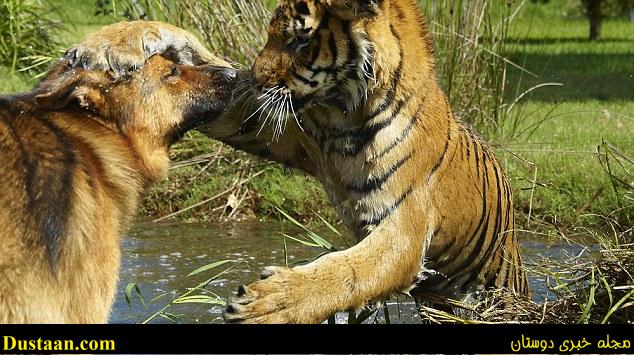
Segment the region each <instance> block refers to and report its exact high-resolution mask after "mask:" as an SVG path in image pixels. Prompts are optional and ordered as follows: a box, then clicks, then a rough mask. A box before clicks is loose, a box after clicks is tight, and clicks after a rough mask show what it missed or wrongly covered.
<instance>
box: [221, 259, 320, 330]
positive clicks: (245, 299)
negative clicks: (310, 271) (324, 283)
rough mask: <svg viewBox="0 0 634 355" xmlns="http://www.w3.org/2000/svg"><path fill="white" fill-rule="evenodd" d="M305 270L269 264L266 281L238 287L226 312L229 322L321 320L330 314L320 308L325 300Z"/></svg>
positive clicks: (263, 275)
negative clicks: (320, 303)
mask: <svg viewBox="0 0 634 355" xmlns="http://www.w3.org/2000/svg"><path fill="white" fill-rule="evenodd" d="M306 276H307V275H306V274H304V273H303V272H302V271H295V270H292V269H288V268H282V267H267V268H265V269H264V271H263V272H262V278H263V280H260V281H257V282H254V283H252V284H250V285H249V286H240V287H239V288H238V293H237V298H236V299H233V300H232V301H233V302H232V303H230V304H229V305H228V306H227V308H226V309H225V312H224V318H225V321H226V322H228V323H320V322H322V321H323V320H324V319H326V318H327V317H328V316H329V315H330V314H328V313H327V312H320V311H319V304H318V303H317V302H323V301H324V300H323V299H321V298H322V297H319V295H317V294H315V290H314V287H313V285H312V284H311V283H310V282H311V280H310V279H309V278H308V277H306Z"/></svg>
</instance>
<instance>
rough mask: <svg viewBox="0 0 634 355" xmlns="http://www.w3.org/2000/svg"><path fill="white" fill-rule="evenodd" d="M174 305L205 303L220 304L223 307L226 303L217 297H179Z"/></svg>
mask: <svg viewBox="0 0 634 355" xmlns="http://www.w3.org/2000/svg"><path fill="white" fill-rule="evenodd" d="M174 303H204V304H218V305H222V306H224V305H225V304H226V302H225V301H223V300H221V299H218V298H215V297H209V296H205V295H194V296H186V297H179V298H177V299H175V300H174Z"/></svg>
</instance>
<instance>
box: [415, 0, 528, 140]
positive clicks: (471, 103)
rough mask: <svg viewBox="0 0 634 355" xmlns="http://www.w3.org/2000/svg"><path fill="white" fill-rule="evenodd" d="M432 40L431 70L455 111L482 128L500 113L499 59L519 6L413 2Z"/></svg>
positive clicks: (487, 0) (495, 0)
mask: <svg viewBox="0 0 634 355" xmlns="http://www.w3.org/2000/svg"><path fill="white" fill-rule="evenodd" d="M419 2H420V4H421V7H422V8H423V12H424V14H425V17H426V18H427V20H428V24H429V28H430V30H431V32H432V35H433V39H434V47H435V50H436V59H437V63H438V64H437V71H438V74H439V76H440V78H441V81H442V83H443V86H444V88H445V92H446V93H447V95H448V96H449V99H450V101H451V103H452V105H453V108H454V110H455V111H456V113H457V114H458V115H459V116H460V117H461V118H462V119H463V120H465V121H467V122H470V123H473V124H476V125H478V126H480V127H482V128H486V127H487V126H490V125H491V124H492V125H497V124H498V122H499V121H500V120H503V119H504V118H505V115H506V111H505V109H504V108H505V106H506V105H505V102H504V91H505V89H506V86H505V81H506V69H507V65H509V64H513V63H511V62H510V61H509V60H508V59H506V58H505V52H506V46H507V44H506V43H507V42H506V40H507V35H508V29H509V25H510V23H511V20H512V18H513V15H514V12H515V10H517V7H518V6H519V5H517V4H514V2H513V1H499V0H427V1H422V0H421V1H419Z"/></svg>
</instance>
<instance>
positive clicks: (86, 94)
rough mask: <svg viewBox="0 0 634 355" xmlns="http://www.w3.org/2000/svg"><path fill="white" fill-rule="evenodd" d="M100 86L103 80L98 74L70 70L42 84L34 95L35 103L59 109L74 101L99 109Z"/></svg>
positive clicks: (92, 108) (101, 98) (101, 103)
mask: <svg viewBox="0 0 634 355" xmlns="http://www.w3.org/2000/svg"><path fill="white" fill-rule="evenodd" d="M100 87H103V81H102V80H101V78H100V77H99V75H90V73H88V72H86V71H81V72H76V71H72V72H69V73H66V74H65V75H63V76H62V77H60V78H57V79H55V80H52V81H50V82H47V83H46V84H45V85H43V86H42V91H40V93H39V94H37V95H36V96H35V103H36V104H38V105H40V106H41V107H44V108H47V109H50V110H59V109H62V108H64V107H67V106H69V105H71V104H73V103H75V102H76V103H78V104H79V106H80V107H82V108H85V109H89V110H92V111H99V110H100V109H101V108H102V107H103V105H104V97H103V94H102V91H101V89H100Z"/></svg>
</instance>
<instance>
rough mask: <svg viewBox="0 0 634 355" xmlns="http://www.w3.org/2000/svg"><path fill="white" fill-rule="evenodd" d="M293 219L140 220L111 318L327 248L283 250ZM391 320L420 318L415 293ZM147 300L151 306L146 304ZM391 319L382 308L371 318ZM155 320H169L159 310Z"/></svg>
mask: <svg viewBox="0 0 634 355" xmlns="http://www.w3.org/2000/svg"><path fill="white" fill-rule="evenodd" d="M299 232H300V231H299V230H297V229H296V228H295V227H293V226H291V225H288V224H284V223H275V222H240V223H223V224H182V223H181V224H178V223H175V224H163V223H162V224H152V223H139V224H137V225H135V226H134V227H133V228H132V230H131V231H130V232H129V233H128V234H127V236H126V237H125V238H124V239H123V241H122V249H123V261H122V265H121V272H120V282H119V288H118V290H119V291H118V294H117V298H116V301H115V305H114V308H113V312H112V316H111V319H110V321H111V322H112V323H139V322H142V321H144V320H145V319H147V318H148V317H150V316H151V315H152V314H154V313H155V312H157V311H159V310H160V309H161V308H163V307H164V306H165V305H166V304H168V303H169V302H170V300H171V299H173V298H174V297H176V296H178V295H180V294H182V293H183V292H185V291H187V289H188V288H190V287H194V286H195V285H197V284H198V283H200V282H202V281H204V280H206V279H208V278H210V277H212V276H214V275H216V274H218V273H219V272H220V271H222V270H224V269H227V268H228V267H229V266H231V267H232V268H231V269H230V270H229V271H227V272H226V273H224V274H222V275H221V276H220V277H218V278H217V279H215V280H214V281H212V282H211V283H210V284H209V285H208V286H207V288H206V290H208V291H210V292H213V293H214V294H217V295H218V296H219V297H220V298H221V299H224V300H226V299H228V298H229V297H230V296H231V294H232V292H234V291H235V290H236V289H237V287H238V286H239V285H240V284H248V283H250V282H253V281H255V280H256V279H257V278H258V275H259V272H260V270H261V269H262V268H263V267H265V266H268V265H284V264H285V263H288V264H289V265H294V264H296V263H298V262H305V261H307V260H311V259H312V258H314V257H316V256H317V255H319V254H320V253H321V252H323V250H321V249H318V248H310V247H307V246H304V245H301V244H299V243H297V242H292V241H287V243H286V248H287V252H285V249H284V248H285V247H284V241H283V237H282V236H281V234H282V233H287V234H289V235H297V234H298V233H299ZM319 233H320V234H321V235H323V236H325V237H327V239H328V240H329V241H330V242H332V243H333V244H334V245H335V246H336V247H338V248H345V247H347V246H349V245H351V244H352V242H351V241H349V240H346V239H344V238H341V237H337V236H336V235H334V234H333V233H332V232H330V231H328V230H327V229H325V230H320V231H319ZM520 240H521V243H522V252H523V257H524V260H525V262H528V263H531V262H533V261H537V260H540V259H541V258H542V257H551V258H560V259H562V260H565V258H569V257H570V256H571V255H577V254H579V253H580V252H581V250H582V249H583V248H582V247H581V246H579V245H575V244H569V243H566V242H564V241H562V240H561V238H558V237H544V236H534V235H530V236H522V237H521V238H520ZM226 259H231V260H236V261H239V263H237V264H228V265H223V266H221V267H219V268H217V269H213V270H210V271H208V272H205V273H202V274H199V275H195V276H191V277H187V276H186V275H187V274H189V273H190V272H191V271H193V270H195V269H197V268H199V267H201V266H203V265H206V264H209V263H212V262H216V261H219V260H226ZM530 281H531V286H532V289H533V298H534V300H536V301H543V300H544V298H549V299H553V297H554V295H552V294H550V293H549V292H548V290H547V289H546V288H545V282H544V280H543V278H540V276H535V275H532V277H531V280H530ZM130 282H134V283H136V284H138V286H139V289H140V291H141V294H142V295H143V299H144V301H145V305H146V306H144V305H143V303H142V302H141V301H140V298H139V297H138V295H136V293H135V292H133V293H132V299H131V306H129V305H128V303H127V302H126V299H125V296H124V294H125V292H124V290H125V288H126V285H128V283H130ZM387 305H388V313H389V316H390V322H391V323H416V322H420V319H419V317H418V315H417V314H416V310H415V307H414V304H413V302H412V301H411V299H409V298H407V297H405V296H398V297H396V298H395V299H393V300H391V301H390V302H387ZM146 307H147V308H146ZM168 313H169V314H170V316H173V317H175V318H177V319H178V321H179V322H183V323H222V306H220V305H208V304H179V305H174V306H172V307H170V308H169V309H168ZM346 318H347V315H346V314H339V315H337V321H338V322H345V320H346ZM373 321H374V322H378V323H385V318H384V314H383V310H382V309H381V310H380V311H379V312H377V314H375V315H374V316H372V317H371V318H370V319H369V321H368V322H373ZM152 322H155V323H168V322H170V320H168V319H165V318H162V317H158V318H155V319H153V320H152Z"/></svg>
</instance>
